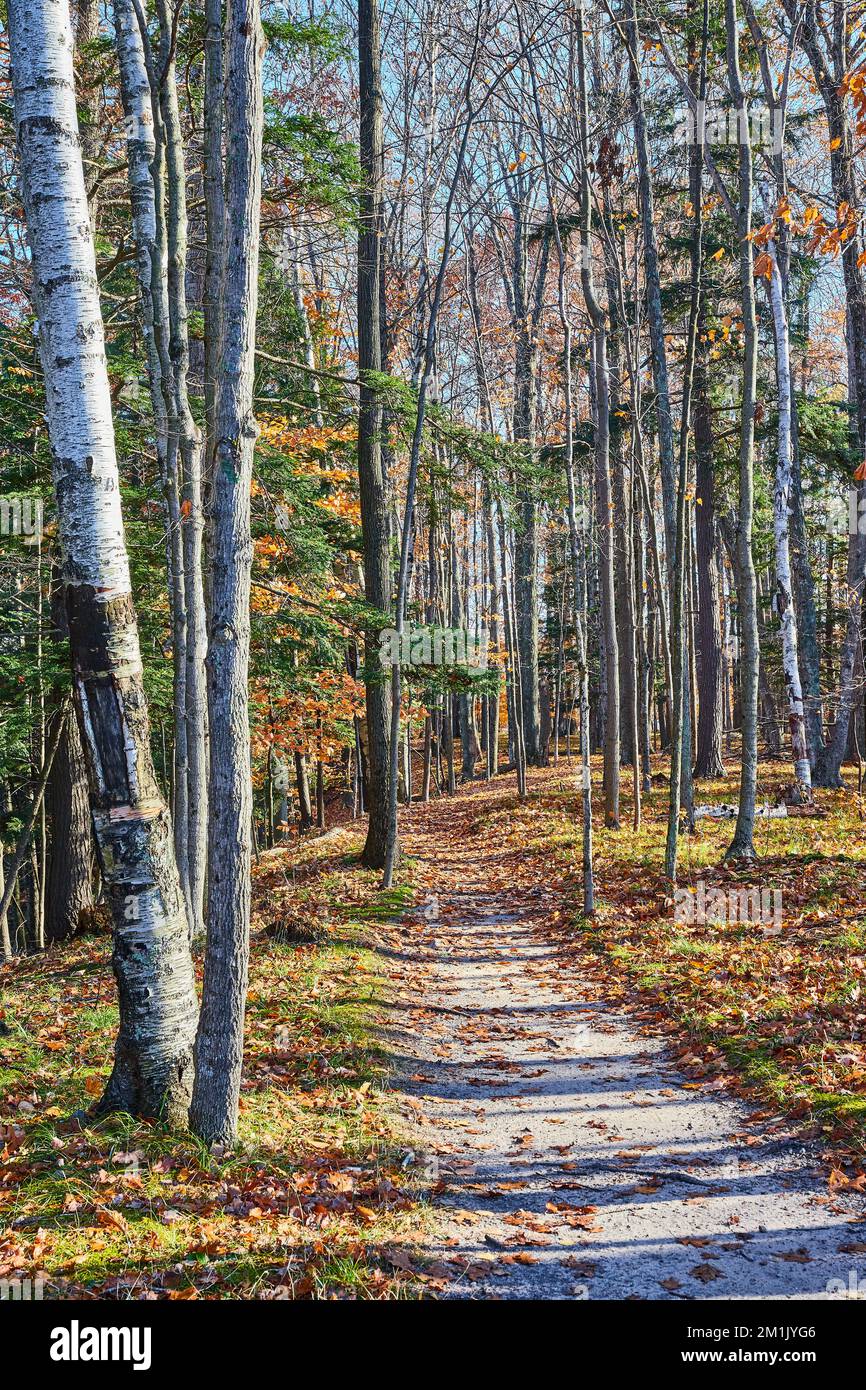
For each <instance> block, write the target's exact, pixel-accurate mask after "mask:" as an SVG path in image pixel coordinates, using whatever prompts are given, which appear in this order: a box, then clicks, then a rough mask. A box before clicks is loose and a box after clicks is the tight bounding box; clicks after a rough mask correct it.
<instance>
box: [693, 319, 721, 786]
mask: <svg viewBox="0 0 866 1390" xmlns="http://www.w3.org/2000/svg"><path fill="white" fill-rule="evenodd" d="M698 336H699V338H700V337H701V332H700V330H699V334H698ZM695 482H696V487H695V504H696V505H695V556H696V560H697V570H698V651H699V655H700V689H699V700H698V739H697V754H696V758H695V777H700V778H707V779H711V778H714V777H724V775H725V764H724V761H723V758H722V733H723V729H724V709H723V695H724V691H723V687H722V679H723V672H722V624H721V610H720V589H719V568H718V560H717V555H718V536H717V525H716V505H715V489H714V482H713V426H712V416H711V411H710V401H709V394H708V381H707V361H706V352H705V351H704V350H702V349H701V348H699V349H698V356H697V360H696V362H695Z"/></svg>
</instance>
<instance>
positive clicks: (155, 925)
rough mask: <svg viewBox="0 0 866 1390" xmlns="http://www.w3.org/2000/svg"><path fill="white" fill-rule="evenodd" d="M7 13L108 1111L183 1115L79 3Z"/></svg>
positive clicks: (169, 859) (180, 1045) (178, 972)
mask: <svg viewBox="0 0 866 1390" xmlns="http://www.w3.org/2000/svg"><path fill="white" fill-rule="evenodd" d="M8 13H9V28H10V46H11V54H12V81H13V93H14V109H15V126H16V135H17V141H18V150H19V156H20V178H21V188H22V194H23V201H24V209H25V215H26V220H27V234H28V240H29V242H30V249H31V253H32V261H33V291H34V301H35V304H36V309H37V313H38V316H39V344H40V355H41V359H42V367H43V371H44V374H45V395H46V409H47V414H48V427H49V436H50V440H51V451H52V462H53V473H54V487H55V493H56V497H57V511H58V517H59V522H60V536H61V543H62V548H63V580H64V584H65V588H66V608H67V615H68V620H69V638H70V647H71V653H72V663H73V678H74V690H75V705H76V713H77V717H78V720H79V727H80V731H81V736H82V741H83V744H84V751H85V757H86V760H87V772H88V783H89V787H90V799H91V810H92V815H93V824H94V830H95V834H96V841H97V845H98V849H99V857H100V866H101V868H102V874H103V882H104V885H105V894H106V898H107V900H108V903H109V906H110V908H111V914H112V919H113V923H114V952H113V962H114V970H115V976H116V978H117V984H118V992H119V997H120V1029H119V1034H118V1039H117V1044H116V1049H115V1061H114V1069H113V1071H112V1074H111V1078H110V1081H109V1083H108V1087H107V1089H106V1091H105V1094H104V1096H103V1098H102V1101H101V1103H100V1108H101V1109H103V1110H109V1109H123V1110H129V1111H131V1112H133V1113H134V1114H139V1115H147V1116H158V1115H163V1116H166V1117H168V1118H170V1119H179V1118H184V1117H185V1116H186V1112H187V1107H188V1103H189V1095H190V1084H191V1078H192V1049H193V1039H194V1034H195V1026H196V1013H197V1009H196V997H195V987H194V981H193V973H192V961H191V958H190V953H189V945H188V939H187V927H186V918H185V912H184V905H183V900H182V897H181V892H180V883H179V880H178V873H177V865H176V863H175V859H174V852H173V848H172V836H171V821H170V817H169V813H168V809H167V807H166V805H165V802H164V800H163V797H162V795H161V792H160V790H159V787H158V784H157V781H156V777H155V774H154V769H153V764H152V761H151V755H150V746H149V729H148V718H147V703H146V700H145V696H144V690H143V686H142V666H141V655H140V651H139V642H138V628H137V623H136V616H135V608H134V605H133V599H132V592H131V586H130V576H129V563H128V559H127V552H126V543H125V539H124V531H123V520H122V516H121V507H120V484H119V476H118V469H117V456H116V452H115V442H114V430H113V423H112V417H111V399H110V394H109V385H108V373H107V368H106V361H105V348H104V340H103V325H102V315H101V312H100V304H99V294H98V287H97V279H96V262H95V256H94V248H93V237H92V233H91V226H90V218H89V215H88V207H87V195H86V192H85V185H84V174H83V168H82V160H81V150H80V145H79V140H78V123H77V115H76V105H75V86H74V81H73V67H72V54H73V45H72V33H71V28H70V21H69V6H68V3H67V0H12V2H11V3H10V4H9V6H8Z"/></svg>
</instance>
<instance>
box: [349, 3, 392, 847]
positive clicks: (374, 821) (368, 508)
mask: <svg viewBox="0 0 866 1390" xmlns="http://www.w3.org/2000/svg"><path fill="white" fill-rule="evenodd" d="M358 100H359V103H360V155H361V172H362V176H363V185H362V188H361V199H360V203H361V208H360V218H359V223H358V375H359V378H360V409H359V412H358V481H359V484H360V501H361V530H362V534H363V544H364V593H365V596H366V599H367V602H368V604H370V606H371V607H372V608H374V609H376V610H378V612H379V613H388V612H389V611H390V607H391V577H390V556H389V527H388V491H387V479H386V477H385V468H384V459H383V452H382V407H381V402H380V398H379V394H378V387H377V383H376V381H375V379H374V377H375V374H376V373H377V372H381V371H382V366H383V355H382V330H383V324H382V300H383V293H382V269H383V267H382V246H383V235H382V233H383V220H382V211H383V197H384V185H385V152H384V137H383V127H382V69H381V54H380V38H379V4H378V0H358ZM365 667H366V702H367V778H368V794H369V821H368V828H367V841H366V844H365V845H364V853H363V860H364V863H365V864H366V865H367V867H368V868H371V869H381V868H384V865H385V855H386V847H387V841H388V767H389V756H388V695H387V686H386V683H385V679H384V676H383V672H382V669H381V664H380V662H379V654H378V636H377V633H376V630H375V628H374V627H370V628H369V629H368V631H367V634H366V653H365ZM395 852H396V851H395Z"/></svg>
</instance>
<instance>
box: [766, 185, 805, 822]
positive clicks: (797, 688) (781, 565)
mask: <svg viewBox="0 0 866 1390" xmlns="http://www.w3.org/2000/svg"><path fill="white" fill-rule="evenodd" d="M768 206H769V200H768V198H767V195H766V192H765V194H764V217H765V219H766V217H767V209H768ZM766 252H767V255H768V257H769V259H770V275H769V277H768V280H767V294H768V296H769V300H770V307H771V309H772V312H773V329H774V334H775V340H776V389H777V394H778V403H779V429H778V450H777V454H776V480H775V487H774V490H773V536H774V540H775V547H776V593H775V606H776V612H777V613H778V615H779V622H780V624H781V628H782V667H783V670H784V672H785V688H786V690H787V693H788V725H789V727H790V730H791V754H792V757H793V760H794V776H795V777H796V779H797V781H798V783H799V784H800V786H801V788H802V791H803V794H804V795H805V796H806V798H807V799H808V798H809V797H810V796H811V788H812V774H811V769H810V766H809V754H808V750H807V746H806V718H805V709H804V705H803V687H802V684H801V681H800V665H799V660H798V655H797V611H796V609H795V607H794V600H793V582H792V579H791V547H790V515H791V473H792V467H793V453H792V446H791V418H792V407H791V348H790V340H789V335H788V315H787V313H786V310H785V292H784V287H783V285H782V275H781V271H780V270H779V264H778V260H777V258H776V247H775V244H774V242H773V240H772V238H770V240H769V241H768V242H767V245H766Z"/></svg>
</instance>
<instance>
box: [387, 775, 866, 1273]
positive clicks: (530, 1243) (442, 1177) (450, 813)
mask: <svg viewBox="0 0 866 1390" xmlns="http://www.w3.org/2000/svg"><path fill="white" fill-rule="evenodd" d="M774 771H778V774H779V780H780V782H781V781H782V780H783V774H784V769H783V768H781V767H779V768H778V769H769V771H768V770H767V769H764V773H765V775H766V776H768V777H769V780H770V781H772V776H773V772H774ZM508 782H511V783H512V785H511V786H509V785H508ZM702 790H704V789H702ZM711 790H712V793H713V799H723V798H724V799H726V800H730V799H732V798H733V799H734V800H735V799H736V789H735V787H734V786H733V785H732V784H722V783H719V784H717V785H715V786H714V787H713V788H712V789H711ZM824 799H825V800H826V801H827V803H828V814H827V817H826V818H825V819H819V820H818V821H817V822H813V823H812V825H811V828H810V829H809V831H808V835H809V840H810V848H809V851H808V854H807V855H806V856H805V857H806V858H807V859H811V858H813V857H814V858H816V859H817V860H818V861H819V863H820V865H821V873H820V874H817V875H811V874H810V871H809V864H808V863H803V862H801V861H802V859H803V856H802V855H801V854H799V853H798V840H799V839H800V838H801V837H802V836H803V835H804V834H805V833H807V832H806V831H805V830H804V827H805V826H806V821H805V820H804V819H799V818H794V817H792V818H791V820H790V821H787V822H786V821H775V820H770V821H767V822H766V824H765V826H764V827H762V833H763V834H766V830H767V828H769V832H770V835H772V836H773V837H774V838H775V839H777V840H778V841H779V844H778V846H776V845H769V846H768V845H765V846H764V849H765V850H766V851H767V858H766V859H764V860H762V862H761V863H760V864H759V865H756V866H754V868H753V869H752V870H751V873H750V874H749V873H745V872H744V871H740V872H739V878H740V879H741V880H742V879H744V878H747V879H749V880H750V881H751V883H752V884H756V883H757V884H759V885H761V884H763V885H767V884H769V885H772V886H777V885H778V884H779V883H780V882H781V883H782V885H783V904H784V915H783V920H782V924H781V925H780V926H779V925H777V924H776V923H775V922H774V923H773V924H772V925H771V926H770V927H769V928H768V927H766V926H760V925H755V926H750V925H743V924H741V923H737V924H732V925H725V926H723V927H722V926H701V925H695V926H691V927H682V926H676V925H673V923H672V905H671V902H670V899H669V898H666V897H665V889H664V883H663V880H662V879H661V873H660V870H661V849H660V844H661V840H662V839H663V836H661V835H660V830H661V824H660V822H661V819H662V817H663V814H664V803H665V801H666V788H664V786H662V787H661V788H660V790H658V791H655V792H654V793H653V794H651V796H650V797H649V799H648V804H647V806H646V808H645V811H646V814H647V821H646V825H645V828H644V830H643V831H642V832H641V833H640V834H639V835H636V834H635V833H634V831H633V830H632V829H630V828H627V829H622V830H620V831H619V832H607V831H601V832H600V833H599V835H598V837H597V865H598V889H599V896H600V910H599V914H598V919H597V920H596V921H595V922H593V923H588V922H584V921H582V920H581V919H580V915H579V913H577V911H576V907H575V901H577V902H579V901H580V897H579V890H578V884H577V877H576V863H575V859H576V855H579V843H578V842H579V828H578V826H577V804H576V797H575V791H574V782H573V773H572V772H570V771H569V770H568V769H567V768H566V767H564V766H562V765H561V766H560V768H558V769H556V768H551V769H547V770H545V771H542V772H536V773H531V774H530V795H529V798H528V800H527V801H526V802H525V803H524V804H522V805H521V804H520V803H519V802H518V801H517V798H516V795H515V791H514V787H513V778H510V779H508V780H507V781H506V779H501V780H500V779H497V781H496V782H494V783H493V784H490V785H487V784H483V783H481V784H479V783H476V784H473V785H472V786H468V787H464V788H462V789H461V791H460V793H459V794H458V797H457V798H456V799H455V800H454V801H453V802H447V803H446V802H439V803H433V804H431V805H429V806H426V807H417V808H414V809H413V811H412V814H411V819H410V821H409V822H408V823H407V825H406V827H405V830H406V835H405V843H406V845H407V848H408V851H409V853H410V854H411V855H412V856H413V858H414V860H415V864H414V877H415V880H416V885H417V886H418V888H419V890H420V889H422V886H423V891H422V896H421V898H420V900H419V903H418V905H417V907H416V908H415V909H414V910H413V911H412V912H411V913H410V914H409V915H408V916H407V917H406V919H405V920H404V928H403V943H404V944H403V953H402V954H403V962H402V973H401V983H402V988H401V989H400V991H399V993H398V996H397V999H396V1001H395V1022H394V1025H393V1029H392V1036H391V1045H392V1046H393V1047H394V1049H395V1050H396V1051H398V1052H400V1053H401V1054H402V1058H403V1062H402V1069H401V1078H402V1079H401V1085H402V1087H403V1088H404V1093H405V1095H406V1096H407V1097H408V1099H409V1100H410V1102H411V1104H412V1106H413V1107H414V1109H415V1114H416V1140H415V1146H416V1148H417V1150H418V1153H419V1155H421V1156H422V1161H423V1164H424V1166H425V1167H426V1170H427V1172H428V1174H429V1175H430V1178H431V1181H432V1182H433V1186H434V1192H435V1193H436V1194H437V1201H438V1206H439V1209H440V1211H441V1213H442V1215H443V1217H444V1224H438V1225H436V1226H434V1227H431V1228H430V1230H431V1239H430V1240H429V1241H428V1245H427V1249H426V1253H427V1256H428V1258H429V1259H430V1261H431V1264H430V1265H429V1267H428V1272H429V1274H430V1275H431V1276H432V1277H433V1278H436V1276H439V1278H440V1281H441V1282H440V1290H441V1293H442V1294H443V1295H444V1296H450V1297H464V1298H481V1299H489V1298H492V1297H495V1298H533V1297H541V1298H545V1299H555V1298H642V1299H666V1298H672V1299H694V1298H737V1297H752V1298H754V1297H761V1298H791V1297H793V1298H802V1297H810V1298H820V1297H827V1296H828V1294H829V1295H830V1296H838V1292H839V1291H840V1290H841V1289H843V1288H844V1289H845V1290H846V1291H847V1290H848V1289H849V1288H850V1287H854V1288H856V1287H857V1282H856V1281H857V1280H858V1279H860V1280H862V1283H861V1284H860V1288H861V1289H863V1288H866V1278H864V1275H866V1259H864V1257H866V1202H864V1200H863V1198H862V1197H861V1196H860V1193H861V1192H862V1190H863V1187H864V1183H866V1179H864V1177H863V1171H862V1162H861V1154H862V1140H863V1134H862V1128H861V1124H862V1116H863V1097H864V1086H863V1081H864V1075H863V1070H862V1068H863V1061H864V1050H863V1036H864V1030H863V1018H864V1015H863V1012H862V1007H863V1001H862V999H861V998H860V995H859V983H858V981H859V980H862V973H863V957H862V955H861V956H860V957H859V958H858V957H857V950H858V949H859V950H860V951H861V952H862V949H863V943H862V920H857V919H856V918H853V917H852V916H851V908H850V905H849V906H848V907H847V913H846V904H850V903H851V902H853V898H851V897H849V896H848V890H849V889H853V888H855V887H856V888H857V891H858V892H859V891H860V889H861V888H862V882H863V869H864V865H863V860H862V855H863V848H864V847H863V835H862V829H861V827H860V825H859V821H858V820H857V819H856V816H857V809H856V807H854V809H853V811H852V809H851V806H850V802H851V798H850V796H842V795H840V796H837V795H836V794H835V793H834V794H832V796H828V795H826V794H825V798H824ZM834 816H835V817H836V820H835V821H834V820H833V817H834ZM846 817H853V818H854V819H852V821H851V823H850V824H846V825H845V826H842V825H841V824H839V823H838V822H839V820H840V818H841V819H842V820H844V819H845V818H846ZM780 826H781V827H783V828H784V830H780V828H779V827H780ZM843 831H844V832H846V833H843ZM785 832H786V833H787V843H786V842H785ZM818 832H821V833H818ZM730 833H731V825H730V823H728V824H726V825H725V824H721V825H720V824H719V823H718V822H703V824H702V834H701V835H700V836H698V837H696V839H695V840H694V841H693V843H692V845H691V854H692V863H691V865H690V866H689V868H690V871H691V872H690V875H689V876H690V877H692V878H694V876H695V874H696V873H697V874H699V875H701V876H706V877H708V878H711V879H712V880H713V881H716V880H718V879H719V877H720V876H721V877H728V876H729V871H727V870H723V869H721V868H720V867H719V865H718V860H719V859H720V858H721V851H722V850H723V848H724V845H725V843H726V842H727V839H726V837H728V838H729V837H730ZM822 835H823V837H824V839H825V841H826V843H824V844H823V845H822V843H821V839H822ZM834 837H839V838H840V839H841V845H840V844H837V843H835V842H833V839H834ZM792 840H793V844H792ZM783 849H784V851H785V852H784V853H781V851H782V850H783ZM780 861H784V862H780ZM789 861H790V862H789ZM578 862H579V861H578ZM789 881H790V885H791V887H792V891H791V892H788V891H786V890H787V889H788V887H789ZM795 881H796V891H794V890H793V885H794V882H795ZM828 882H829V883H831V884H832V887H833V893H832V894H830V893H828V892H827V884H828ZM857 911H858V913H862V904H860V903H859V902H858V903H857ZM855 937H856V941H855V939H854V938H855ZM843 951H844V955H845V959H844V960H842V959H841V956H840V953H841V952H843ZM852 981H853V983H852ZM820 1058H823V1065H824V1071H823V1073H821V1074H820V1075H816V1068H818V1069H819V1070H820ZM816 1059H818V1060H816ZM819 1081H820V1083H821V1087H822V1089H819V1087H818V1082H819ZM852 1271H853V1280H852ZM833 1281H836V1282H833Z"/></svg>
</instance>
